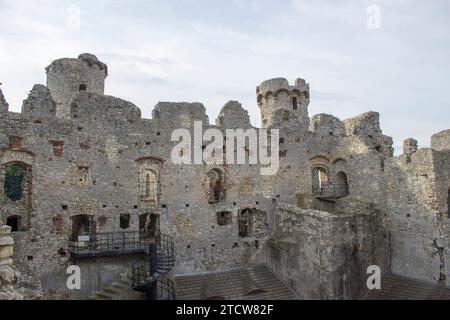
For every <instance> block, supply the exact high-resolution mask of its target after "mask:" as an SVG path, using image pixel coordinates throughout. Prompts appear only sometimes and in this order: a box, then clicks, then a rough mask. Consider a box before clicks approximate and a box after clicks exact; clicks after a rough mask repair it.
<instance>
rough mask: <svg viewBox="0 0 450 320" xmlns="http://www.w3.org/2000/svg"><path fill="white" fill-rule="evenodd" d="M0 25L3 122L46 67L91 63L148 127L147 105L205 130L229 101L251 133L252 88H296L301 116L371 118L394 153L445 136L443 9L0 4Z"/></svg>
mask: <svg viewBox="0 0 450 320" xmlns="http://www.w3.org/2000/svg"><path fill="white" fill-rule="evenodd" d="M371 5H376V6H378V7H379V8H380V10H381V16H380V17H381V20H380V22H381V24H380V28H379V29H371V28H368V26H367V20H368V19H371V18H376V14H373V11H370V13H369V14H368V13H367V9H368V7H369V6H371ZM0 21H1V29H0V82H3V86H2V89H3V91H4V94H5V96H6V99H7V101H8V102H9V104H10V110H12V111H20V108H21V104H22V100H24V99H25V98H26V96H27V93H28V92H29V90H30V89H31V88H32V86H33V84H35V83H42V84H45V81H46V80H45V70H44V68H45V67H46V66H47V65H48V64H50V62H51V61H52V60H55V59H57V58H60V57H77V56H78V55H79V54H80V53H83V52H90V53H93V54H95V55H97V56H98V58H99V59H100V60H102V61H103V62H105V63H106V64H108V66H109V77H108V79H107V83H106V93H107V94H109V95H114V96H118V97H120V98H123V99H126V100H130V101H132V102H133V103H135V104H136V105H137V106H139V107H140V108H141V109H142V111H143V115H144V117H147V118H149V117H151V111H152V109H153V107H154V105H155V104H156V103H157V102H158V101H190V102H202V103H204V104H205V106H206V108H207V112H208V115H209V117H210V122H212V123H213V122H214V121H215V118H216V116H217V114H218V113H219V111H220V109H221V107H222V106H223V105H224V104H225V103H226V102H227V101H228V100H239V101H240V102H241V103H242V104H243V106H244V107H245V108H246V109H247V110H249V113H250V116H251V120H252V123H253V124H254V125H256V126H259V125H260V116H259V110H258V107H257V104H256V97H255V89H256V86H257V85H258V84H259V83H260V82H262V81H264V80H266V79H270V78H274V77H284V78H287V79H288V80H289V81H291V82H293V81H294V80H295V79H296V78H298V77H301V78H304V79H306V81H307V82H309V83H310V85H311V90H312V92H311V98H312V101H311V105H310V107H309V112H310V115H311V116H312V115H314V114H317V113H324V112H325V113H331V114H333V115H335V116H338V117H339V118H341V119H345V118H349V117H352V116H355V115H357V114H360V113H363V112H366V111H369V110H372V111H379V112H380V113H381V120H382V128H383V131H384V133H385V134H388V135H391V136H393V137H394V139H395V140H394V144H395V146H401V145H402V141H403V139H405V138H408V137H415V138H417V139H418V140H419V144H420V145H421V146H427V145H429V137H430V136H431V135H432V134H433V133H436V132H438V131H440V130H443V129H447V128H450V81H449V78H450V1H447V0H430V1H420V0H410V1H408V0H370V1H365V0H314V1H312V0H226V1H225V0H220V1H219V0H176V1H175V0H165V1H163V0H161V1H156V0H154V1H149V0H145V1H144V0H142V1H138V0H130V1H126V0H121V1H119V0H100V1H98V0H95V1H93V0H86V1H84V0H83V1H75V0H72V1H68V0H33V1H31V0H27V1H24V0H23V1H22V0H0ZM370 21H372V22H373V21H374V20H372V19H371V20H370ZM371 25H372V26H376V23H375V24H371Z"/></svg>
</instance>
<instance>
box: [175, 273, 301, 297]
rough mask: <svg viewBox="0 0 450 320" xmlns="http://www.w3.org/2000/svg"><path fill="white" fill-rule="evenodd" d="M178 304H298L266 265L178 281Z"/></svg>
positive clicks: (182, 277) (290, 292)
mask: <svg viewBox="0 0 450 320" xmlns="http://www.w3.org/2000/svg"><path fill="white" fill-rule="evenodd" d="M175 281H176V285H177V299H179V300H297V299H299V298H298V297H297V296H296V295H295V294H294V293H293V292H292V291H291V290H290V289H289V288H288V287H286V286H285V285H284V284H283V283H282V282H281V281H280V280H279V279H277V277H276V276H275V275H274V274H273V273H272V272H271V271H270V270H269V268H267V267H266V266H265V265H255V266H248V267H241V268H236V269H231V270H225V271H220V272H210V273H204V274H197V275H184V276H182V275H180V276H176V277H175Z"/></svg>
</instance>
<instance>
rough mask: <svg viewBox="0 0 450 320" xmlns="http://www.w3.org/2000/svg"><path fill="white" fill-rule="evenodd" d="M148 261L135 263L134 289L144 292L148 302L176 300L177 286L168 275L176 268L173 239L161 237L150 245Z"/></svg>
mask: <svg viewBox="0 0 450 320" xmlns="http://www.w3.org/2000/svg"><path fill="white" fill-rule="evenodd" d="M145 253H146V254H147V259H146V261H141V262H139V263H135V264H134V265H133V267H132V270H131V276H132V286H133V289H134V290H136V291H139V292H143V293H145V294H146V295H147V299H148V300H174V299H175V285H174V282H173V281H172V280H171V279H170V278H168V277H167V274H168V273H169V272H170V271H171V270H172V269H173V267H174V266H175V248H174V241H173V238H172V237H170V236H166V235H160V236H159V237H158V239H156V241H155V242H153V243H149V244H148V246H147V248H146V250H145Z"/></svg>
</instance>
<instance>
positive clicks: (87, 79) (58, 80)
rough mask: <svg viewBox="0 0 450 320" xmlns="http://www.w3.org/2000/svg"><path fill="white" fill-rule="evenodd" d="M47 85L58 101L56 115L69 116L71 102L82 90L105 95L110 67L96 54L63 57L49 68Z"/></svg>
mask: <svg viewBox="0 0 450 320" xmlns="http://www.w3.org/2000/svg"><path fill="white" fill-rule="evenodd" d="M46 71H47V87H48V88H49V89H50V91H51V93H52V96H53V99H54V100H55V102H56V116H57V117H60V118H69V114H70V106H69V102H70V101H71V100H72V98H73V97H74V96H75V95H76V94H78V93H79V92H80V91H88V92H93V93H97V94H101V95H103V94H104V92H105V79H106V77H107V76H108V67H107V66H106V64H104V63H103V62H101V61H99V60H98V59H97V57H96V56H94V55H92V54H89V53H84V54H81V55H80V56H79V57H78V59H70V58H63V59H59V60H55V61H53V62H52V63H51V64H50V65H49V66H48V67H47V68H46Z"/></svg>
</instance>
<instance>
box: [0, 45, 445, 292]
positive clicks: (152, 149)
mask: <svg viewBox="0 0 450 320" xmlns="http://www.w3.org/2000/svg"><path fill="white" fill-rule="evenodd" d="M107 75H108V70H107V66H106V65H105V64H104V63H102V62H100V61H99V60H98V59H97V58H96V57H95V56H93V55H90V54H83V55H80V57H78V59H67V58H65V59H59V60H56V61H54V62H53V63H52V64H51V65H50V66H49V67H48V68H47V87H44V86H42V85H36V86H34V87H33V89H32V90H31V92H30V94H29V96H28V98H27V99H26V100H25V101H24V105H23V109H22V113H21V114H17V113H12V112H4V110H3V112H0V202H1V203H0V222H1V223H6V222H7V221H9V223H10V224H11V225H13V224H14V225H15V228H16V229H17V231H15V232H13V238H14V240H15V247H14V263H15V264H16V267H17V268H18V269H19V270H20V271H21V273H22V275H23V279H24V280H23V282H24V283H27V285H30V286H34V287H35V288H37V289H36V290H40V286H41V281H42V282H43V286H44V287H45V288H44V289H45V290H47V291H50V290H52V292H53V291H55V290H56V291H57V290H61V292H62V293H64V294H67V295H69V296H70V292H69V293H67V292H65V290H66V287H65V280H64V279H65V278H64V276H66V274H65V269H66V267H67V264H68V261H69V259H70V255H69V254H67V252H68V245H69V239H71V238H72V237H73V235H74V233H75V232H74V230H75V229H77V223H76V221H77V218H75V217H78V218H79V217H81V216H83V217H85V218H86V220H87V221H89V225H90V226H91V227H92V229H93V230H94V231H95V232H97V233H98V232H103V233H104V232H112V231H142V229H143V228H147V227H148V226H149V225H150V224H151V223H153V224H154V227H153V228H154V229H157V231H158V232H159V231H160V232H162V233H165V234H168V235H172V236H174V239H175V252H176V266H175V272H176V273H178V274H191V273H202V272H207V271H216V270H226V269H230V268H235V267H241V266H247V265H252V264H255V263H265V264H268V265H269V266H270V267H271V268H272V269H273V270H274V271H276V272H277V274H278V276H279V277H280V278H281V279H283V280H284V281H285V282H286V283H287V284H289V286H290V287H291V288H293V289H294V290H295V291H296V292H297V293H298V295H299V296H302V297H310V298H314V299H316V298H328V299H350V298H358V297H360V296H361V294H362V292H363V290H364V288H363V285H362V284H361V283H362V279H363V278H364V275H365V272H364V271H365V270H364V268H366V267H367V265H368V263H377V264H379V265H380V267H382V268H383V272H386V273H387V272H393V273H397V274H400V275H404V276H409V277H413V278H420V279H422V280H426V281H429V282H434V283H439V284H441V285H445V284H447V285H448V283H447V282H448V280H447V279H450V272H449V271H448V270H449V269H448V265H449V262H448V261H449V259H450V254H449V252H450V250H449V249H450V248H449V242H450V240H449V238H448V235H449V234H450V226H449V223H448V214H449V206H450V201H449V199H448V197H449V188H450V173H449V168H450V154H449V148H448V146H449V145H450V143H449V136H450V135H449V134H448V131H443V132H441V133H439V134H437V135H435V136H433V138H432V143H431V148H428V149H418V148H417V144H416V143H415V142H414V140H413V139H410V140H408V141H407V142H405V152H404V154H403V155H400V156H398V157H394V156H393V149H392V145H393V141H392V138H390V137H388V136H386V135H384V134H383V132H382V130H381V126H380V121H379V114H378V113H376V112H367V113H364V114H361V115H358V116H356V117H354V118H351V119H346V120H340V119H337V118H336V117H334V116H331V115H326V114H319V115H316V116H313V117H312V119H311V120H310V118H309V111H308V106H309V103H310V88H309V85H308V84H307V83H306V81H304V80H302V79H298V80H297V81H296V82H295V83H294V85H290V84H289V82H288V81H287V80H286V79H282V78H278V79H272V80H268V81H265V82H263V83H262V84H261V85H260V86H259V87H258V89H257V101H258V105H259V107H260V110H261V116H262V120H263V121H262V126H263V128H267V129H279V130H280V139H279V141H272V143H279V146H280V153H279V155H280V170H279V171H278V173H277V174H276V175H273V176H261V175H260V169H261V167H260V165H259V164H253V165H250V164H247V165H233V164H230V163H226V164H224V165H217V166H212V165H206V164H202V165H187V164H186V165H176V164H174V163H173V162H172V161H171V155H172V150H173V148H174V146H175V145H176V144H177V143H178V142H177V141H171V135H172V133H173V131H174V130H176V129H180V128H184V129H187V130H188V131H189V132H190V134H191V136H193V124H194V122H195V121H200V122H202V124H203V129H204V130H206V129H218V130H220V131H222V132H225V130H226V129H234V128H241V129H249V128H252V125H251V123H250V121H249V117H248V113H247V111H246V110H245V109H244V108H243V107H242V106H241V104H240V103H239V102H236V101H230V102H228V103H227V104H226V105H225V106H224V107H223V109H222V111H221V113H220V114H219V116H218V118H217V120H216V122H215V125H211V124H210V123H209V118H208V115H207V114H206V111H205V107H204V106H203V105H202V104H201V103H187V102H181V103H173V102H161V103H158V104H157V106H156V107H155V109H154V110H153V118H152V119H143V118H142V117H141V111H140V109H139V108H138V107H137V106H135V105H134V104H133V103H131V102H128V101H124V100H122V99H119V98H115V97H111V96H106V95H104V82H105V79H106V77H107ZM0 97H1V94H0ZM2 101H4V100H2V99H1V98H0V105H3V106H4V103H3V104H2ZM3 109H5V108H4V107H3ZM0 110H2V108H0ZM201 147H203V146H201ZM237 151H238V150H229V149H228V148H226V146H224V152H225V153H228V154H230V153H233V152H236V153H237ZM240 151H241V152H244V151H245V152H248V154H249V155H250V153H251V152H253V151H252V150H244V151H243V150H240ZM190 152H191V150H190V149H189V148H188V147H187V146H186V148H185V149H183V150H180V153H183V154H184V153H187V154H189V155H191V153H190ZM17 163H19V164H21V166H22V167H23V170H24V178H23V190H22V197H21V199H19V200H17V201H12V200H11V199H10V198H9V197H8V196H7V194H6V192H5V172H6V167H7V166H8V165H10V164H17ZM213 177H215V178H213ZM214 179H215V180H214ZM147 180H148V184H147V182H146V181H147ZM212 181H213V182H214V183H212ZM343 191H344V192H343ZM215 192H216V193H217V194H216V193H215ZM215 195H217V199H216V198H215ZM295 204H296V205H297V206H298V207H300V208H301V209H297V208H294V205H295ZM223 213H226V215H222V216H221V215H220V214H223ZM223 216H226V217H227V219H226V222H225V223H224V222H223V221H222V220H221V219H220V217H222V218H223ZM121 217H122V218H123V217H128V219H127V224H126V225H125V226H124V225H122V224H121V220H122V219H121ZM150 217H152V219H153V220H152V219H150ZM151 221H153V222H151ZM248 226H251V227H248ZM2 232H3V233H4V235H6V236H8V235H9V231H7V230H4V231H2V229H0V234H2ZM387 234H388V235H389V236H386V235H387ZM0 236H1V235H0ZM4 241H6V240H4ZM386 243H388V244H389V245H386ZM5 252H6V251H5ZM8 253H10V250H9V249H8ZM6 260H8V261H9V258H8V259H6ZM6 260H5V261H6ZM387 261H389V262H390V264H389V263H387ZM92 263H93V266H92V269H89V266H86V270H88V271H87V272H90V278H89V279H94V280H93V281H96V280H98V279H99V278H98V277H97V276H96V272H97V270H103V269H102V268H106V266H103V265H100V262H98V264H97V265H95V261H94V262H92ZM107 266H108V270H114V272H116V271H117V272H119V271H121V270H120V269H123V268H126V267H127V266H128V264H127V263H117V264H116V265H114V263H113V262H111V263H108V264H107ZM122 271H123V270H122ZM111 272H112V271H111ZM55 274H57V275H58V276H57V277H55V276H54V275H55ZM111 277H112V276H111ZM49 279H50V280H49ZM108 279H109V278H108ZM108 279H100V281H101V282H102V283H103V282H106V281H107V280H108ZM53 280H55V281H54V282H52V281H53ZM92 286H93V287H94V285H92ZM93 287H92V288H91V289H94V288H93ZM61 292H59V293H61ZM85 294H86V295H87V294H89V292H85Z"/></svg>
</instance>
